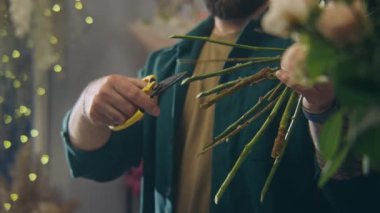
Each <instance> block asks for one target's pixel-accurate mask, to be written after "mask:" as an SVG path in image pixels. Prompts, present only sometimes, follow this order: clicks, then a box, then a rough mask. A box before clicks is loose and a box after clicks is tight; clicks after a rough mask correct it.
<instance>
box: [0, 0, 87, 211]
mask: <svg viewBox="0 0 380 213" xmlns="http://www.w3.org/2000/svg"><path fill="white" fill-rule="evenodd" d="M72 1H73V2H71V3H69V4H68V3H67V2H65V3H64V1H63V0H52V1H51V2H50V3H49V7H48V8H46V9H44V10H43V15H44V16H45V17H49V18H56V16H59V15H62V14H63V12H65V11H64V10H65V9H71V8H67V6H68V5H69V6H70V7H73V8H74V9H75V11H76V12H77V13H78V14H80V16H81V18H82V20H83V23H84V24H86V25H92V24H93V23H94V18H93V17H92V16H90V15H88V13H87V12H86V11H85V4H84V2H83V0H72ZM1 15H2V16H3V18H4V19H8V20H9V14H7V13H6V14H1ZM11 29H12V28H11V27H9V26H6V27H4V26H0V39H7V37H10V36H14V33H12V32H10V30H11ZM62 40H63V39H62ZM61 42H62V41H61V39H60V36H58V35H56V34H53V33H52V34H51V35H50V36H49V38H48V43H49V44H50V45H52V46H58V45H62V44H60V43H61ZM25 47H27V48H26V49H28V48H29V50H27V51H25V52H23V49H22V48H19V46H17V48H16V47H11V48H10V49H9V50H8V52H4V51H3V50H0V54H1V55H0V80H1V81H2V82H6V83H5V84H4V83H2V84H3V85H0V87H1V88H4V87H5V86H6V87H8V90H13V91H17V90H20V89H22V88H23V86H24V85H25V84H26V82H28V81H30V80H31V78H32V77H31V75H32V74H31V73H27V72H24V73H22V74H21V75H20V74H19V73H16V72H14V71H12V68H16V67H18V65H17V64H18V63H23V60H30V58H31V57H30V56H28V54H29V53H30V49H31V47H30V45H29V44H28V42H25ZM59 49H60V48H56V51H57V54H58V55H59V54H60V53H59ZM28 51H29V53H28ZM59 61H60V60H58V62H57V63H54V64H53V65H52V67H51V70H52V71H53V72H54V73H61V72H63V71H64V67H63V65H62V64H61V63H59ZM11 64H12V65H11ZM28 70H29V71H30V70H31V68H29V69H28ZM24 89H25V88H24ZM26 89H28V88H26ZM47 92H48V91H47V89H46V87H45V86H37V88H36V90H35V91H33V93H35V94H36V95H37V97H44V96H46V95H47ZM11 95H12V94H11ZM9 96H10V94H5V92H3V93H2V92H0V130H2V129H3V130H4V129H5V128H6V127H7V126H10V125H21V126H24V127H25V126H27V128H26V127H25V128H24V130H25V129H27V132H26V133H25V132H24V133H20V134H19V136H16V137H13V138H12V139H10V138H3V137H1V135H0V151H3V152H4V151H11V150H12V149H16V148H17V147H18V146H20V145H22V144H26V143H28V142H31V141H37V140H38V137H39V136H40V130H38V129H35V128H32V126H31V125H30V124H29V125H25V124H23V123H22V122H24V121H25V119H29V121H30V119H31V116H32V114H33V107H32V103H29V104H30V105H31V106H28V105H27V104H26V103H21V104H18V105H16V106H14V108H13V109H11V110H7V111H4V110H2V109H3V108H4V106H6V105H7V102H8V100H7V98H8V97H9ZM33 96H34V95H33ZM37 101H38V100H37ZM21 102H22V101H21ZM34 119H38V118H34ZM0 133H1V131H0ZM13 151H14V150H13ZM37 159H38V160H39V163H40V164H41V165H42V166H46V165H48V164H49V162H50V156H49V155H48V154H42V155H41V156H38V157H37ZM38 178H39V174H38V172H35V171H33V172H30V173H29V174H28V177H27V179H28V180H29V181H30V182H32V183H33V182H36V181H37V180H38ZM19 198H20V195H19V194H18V193H16V192H10V194H9V199H8V201H6V202H4V203H2V204H0V205H2V208H3V209H4V210H5V211H11V210H12V206H14V205H17V201H18V200H19ZM0 210H1V206H0ZM0 212H2V211H0Z"/></svg>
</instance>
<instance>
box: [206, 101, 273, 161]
mask: <svg viewBox="0 0 380 213" xmlns="http://www.w3.org/2000/svg"><path fill="white" fill-rule="evenodd" d="M277 100H278V98H276V99H275V100H273V101H272V102H270V103H269V104H268V105H266V106H265V107H264V108H263V109H262V110H261V111H259V112H258V113H256V114H255V115H254V116H252V117H251V118H250V119H249V120H247V121H245V122H244V123H243V124H237V125H236V127H235V128H234V129H232V130H230V131H229V132H227V133H226V134H223V133H222V134H223V136H222V137H220V139H218V140H216V141H214V142H213V143H211V144H208V145H207V146H206V147H205V148H204V150H203V151H202V152H201V153H199V155H202V154H204V153H206V152H207V151H209V150H211V149H212V148H214V147H215V146H218V145H219V144H221V143H223V142H224V141H227V140H228V138H230V137H232V136H234V135H236V134H237V133H239V132H240V131H241V130H243V129H244V128H245V127H247V126H248V125H250V124H251V123H252V122H253V121H255V120H256V119H257V118H258V117H260V116H261V115H262V114H263V113H265V112H266V111H268V110H270V109H271V108H272V107H273V105H274V104H275V103H276V101H277ZM218 137H219V136H218Z"/></svg>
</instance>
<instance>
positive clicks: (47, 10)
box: [44, 9, 51, 17]
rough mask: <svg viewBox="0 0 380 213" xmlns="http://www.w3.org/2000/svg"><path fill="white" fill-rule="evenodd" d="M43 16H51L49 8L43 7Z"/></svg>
mask: <svg viewBox="0 0 380 213" xmlns="http://www.w3.org/2000/svg"><path fill="white" fill-rule="evenodd" d="M44 16H47V17H49V16H51V10H50V9H45V11H44Z"/></svg>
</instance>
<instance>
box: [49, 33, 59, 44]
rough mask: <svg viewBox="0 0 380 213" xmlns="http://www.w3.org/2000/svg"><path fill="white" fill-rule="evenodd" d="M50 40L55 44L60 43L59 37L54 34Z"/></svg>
mask: <svg viewBox="0 0 380 213" xmlns="http://www.w3.org/2000/svg"><path fill="white" fill-rule="evenodd" d="M49 42H50V44H53V45H54V44H58V38H57V37H55V36H53V35H52V36H50V38H49Z"/></svg>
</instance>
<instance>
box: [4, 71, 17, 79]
mask: <svg viewBox="0 0 380 213" xmlns="http://www.w3.org/2000/svg"><path fill="white" fill-rule="evenodd" d="M5 77H6V78H8V79H15V78H16V77H15V75H14V74H13V72H12V70H5Z"/></svg>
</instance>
